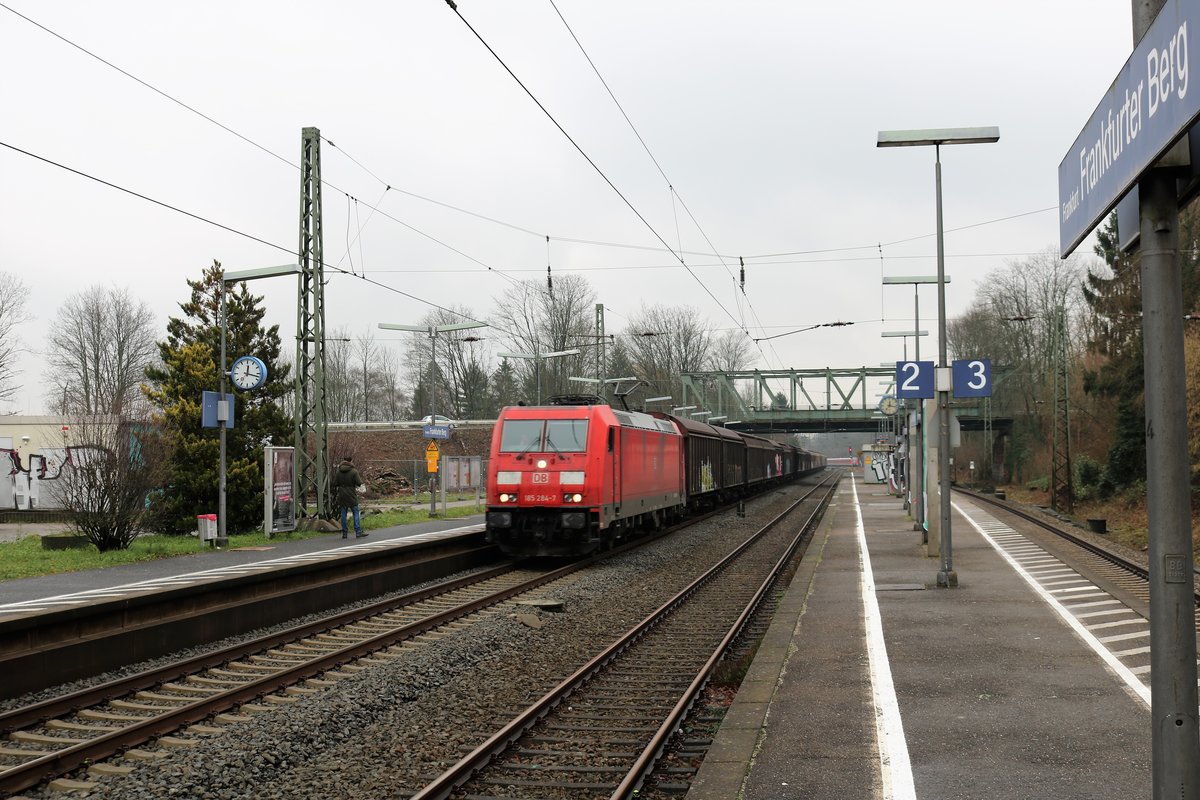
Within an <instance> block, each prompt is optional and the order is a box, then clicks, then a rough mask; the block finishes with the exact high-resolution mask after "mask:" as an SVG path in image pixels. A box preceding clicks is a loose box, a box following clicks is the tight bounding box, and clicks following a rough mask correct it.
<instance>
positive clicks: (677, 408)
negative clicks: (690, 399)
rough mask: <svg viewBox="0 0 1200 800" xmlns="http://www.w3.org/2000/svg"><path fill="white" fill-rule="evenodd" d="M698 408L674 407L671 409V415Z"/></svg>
mask: <svg viewBox="0 0 1200 800" xmlns="http://www.w3.org/2000/svg"><path fill="white" fill-rule="evenodd" d="M697 408H699V406H675V407H674V408H672V409H671V413H672V414H678V413H679V412H680V411H694V410H695V409H697Z"/></svg>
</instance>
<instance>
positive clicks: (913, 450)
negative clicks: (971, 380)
mask: <svg viewBox="0 0 1200 800" xmlns="http://www.w3.org/2000/svg"><path fill="white" fill-rule="evenodd" d="M883 280H884V283H887V282H888V279H887V278H884V279H883ZM936 280H937V277H936V276H935V277H933V278H930V279H929V281H930V282H932V281H936ZM913 281H914V283H913V299H914V302H915V303H916V307H915V308H914V309H913V313H914V314H915V315H916V319H917V321H918V322H919V321H920V319H921V304H920V299H919V298H917V297H916V294H917V284H918V283H923V282H926V280H925V279H924V278H920V279H918V278H914V279H913ZM880 335H881V336H882V337H884V338H888V337H896V336H898V337H901V338H902V339H903V340H904V360H905V361H908V337H910V336H911V337H913V351H914V352H913V360H914V361H920V360H921V339H920V337H922V336H928V335H929V331H922V330H917V329H916V328H914V329H913V330H911V331H884V332H883V333H882V334H880ZM880 366H882V367H892V368H893V369H894V368H895V366H896V362H894V361H893V362H891V363H887V364H880ZM916 406H917V408H916V412H917V424H916V425H915V426H913V428H911V429H910V432H909V459H908V463H907V466H908V473H907V475H906V476H905V478H906V481H905V483H906V484H907V488H908V491H907V493H906V495H907V496H906V497H905V498H904V509H905V510H906V511H908V512H909V513H910V514H912V518H913V528H914V529H916V530H919V531H921V540H922V543H924V541H925V538H926V536H927V534H926V532H925V515H924V512H925V502H924V501H925V483H924V481H925V430H924V428H925V419H924V416H925V404H924V403H922V402H918V403H917V404H916ZM914 465H915V466H916V467H917V469H914V468H913V467H914Z"/></svg>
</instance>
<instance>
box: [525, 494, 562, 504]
mask: <svg viewBox="0 0 1200 800" xmlns="http://www.w3.org/2000/svg"><path fill="white" fill-rule="evenodd" d="M521 500H522V501H524V502H526V503H555V502H557V501H558V496H557V495H553V494H527V495H522V497H521Z"/></svg>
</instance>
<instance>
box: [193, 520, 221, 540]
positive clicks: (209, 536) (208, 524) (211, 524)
mask: <svg viewBox="0 0 1200 800" xmlns="http://www.w3.org/2000/svg"><path fill="white" fill-rule="evenodd" d="M196 535H197V536H199V537H200V544H204V543H205V542H216V541H217V515H216V514H197V515H196Z"/></svg>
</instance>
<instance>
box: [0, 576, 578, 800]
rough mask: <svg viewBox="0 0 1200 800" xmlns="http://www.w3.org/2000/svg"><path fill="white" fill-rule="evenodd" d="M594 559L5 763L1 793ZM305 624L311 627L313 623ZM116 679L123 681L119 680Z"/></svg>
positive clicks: (288, 682)
mask: <svg viewBox="0 0 1200 800" xmlns="http://www.w3.org/2000/svg"><path fill="white" fill-rule="evenodd" d="M589 563H592V560H585V561H580V562H575V563H573V564H569V565H567V566H564V567H560V568H558V569H555V570H552V571H549V572H546V573H544V574H542V575H540V576H538V577H536V578H533V579H531V580H528V581H524V582H522V583H520V584H517V585H515V586H512V587H508V588H506V589H503V590H501V591H499V592H496V593H493V594H489V595H487V596H485V597H482V598H479V599H476V600H472V601H470V602H467V603H463V604H461V605H458V606H455V607H454V608H450V609H447V610H445V611H442V612H439V613H436V614H433V615H431V616H429V617H426V618H424V619H422V620H418V621H416V622H413V623H409V624H406V625H402V626H400V627H398V628H396V629H395V630H392V631H388V632H385V633H382V634H379V635H377V636H373V637H370V638H367V639H364V640H362V641H360V642H356V643H353V644H351V645H348V646H346V647H344V648H340V649H337V650H333V651H331V652H329V653H327V654H323V655H319V656H317V657H315V658H314V659H312V660H310V661H306V662H304V663H302V664H298V665H296V666H294V667H284V668H281V669H280V670H279V671H278V672H274V673H271V674H269V675H265V676H263V677H262V678H259V679H257V680H252V681H249V682H247V683H244V684H242V685H239V686H236V687H234V688H232V689H229V690H227V691H224V692H221V693H219V694H214V695H211V696H209V697H205V698H202V699H199V700H197V701H196V702H194V703H191V704H188V705H184V706H180V707H179V708H175V709H164V710H165V712H166V713H163V714H161V715H159V716H155V717H148V718H146V720H144V721H142V722H138V723H135V724H133V725H129V726H125V727H121V728H115V729H114V730H113V732H112V733H110V734H105V735H103V736H99V737H96V738H94V739H89V740H88V741H85V742H81V743H78V744H75V745H73V746H70V747H66V748H64V749H62V750H58V751H53V752H50V753H47V754H46V755H44V756H42V757H41V758H37V759H34V760H31V761H28V762H26V763H24V764H20V765H17V766H15V767H7V768H0V793H12V792H17V791H20V790H22V789H26V788H28V787H30V786H35V785H37V784H38V783H41V782H42V781H45V780H47V779H50V778H53V777H56V776H58V775H63V774H65V773H67V772H70V771H71V770H73V769H76V768H77V767H80V766H82V765H84V764H87V763H90V762H94V761H98V760H100V759H104V758H108V757H109V756H112V755H113V754H115V753H117V752H120V751H122V750H124V749H127V748H130V747H133V746H136V745H138V744H142V743H144V742H146V741H148V740H150V739H153V738H155V737H157V736H161V735H163V734H165V733H168V732H170V731H173V730H176V729H178V728H179V727H181V726H183V725H187V724H190V723H194V722H197V721H199V720H202V719H205V718H207V717H209V716H212V715H213V714H217V713H221V712H223V711H227V710H228V709H230V708H233V707H235V706H238V705H240V704H242V703H245V702H247V701H249V700H253V699H255V698H258V697H261V696H263V695H265V694H269V693H271V692H274V691H278V690H279V689H282V688H285V687H288V686H291V685H293V684H296V683H298V682H300V681H302V680H305V679H307V678H310V677H312V676H314V675H318V674H320V673H322V672H326V671H328V670H330V669H333V668H335V667H337V666H340V665H341V664H343V663H346V662H348V661H351V660H353V659H355V658H360V657H362V656H364V655H367V654H369V653H371V652H374V651H376V650H380V649H383V648H385V647H389V646H391V645H393V644H395V643H396V642H399V641H401V640H404V639H407V638H411V637H413V636H416V635H418V634H421V633H424V632H426V631H428V630H431V629H434V628H437V627H439V626H442V625H445V624H447V623H449V622H452V621H454V620H456V619H460V618H462V617H465V616H468V615H470V614H473V613H475V612H477V611H479V610H481V609H483V608H487V607H488V606H492V605H496V604H497V603H501V602H503V601H505V600H507V599H509V598H511V597H514V596H516V595H519V594H522V593H524V592H528V591H530V590H532V589H536V588H537V587H539V586H542V585H544V584H546V583H549V582H551V581H554V580H557V579H559V578H561V577H563V576H565V575H568V574H570V573H571V572H575V571H577V570H579V569H582V568H583V567H584V566H586V565H588V564H589ZM502 571H504V570H502ZM493 577H494V576H493ZM462 580H467V581H468V583H470V582H480V581H481V580H482V579H478V578H476V579H475V580H474V581H472V580H471V579H462ZM462 580H458V581H454V582H453V583H455V584H459V583H461V582H462ZM456 588H461V587H456ZM431 592H432V595H436V594H440V593H444V590H443V592H438V591H436V590H423V591H422V592H421V594H424V595H426V596H432V595H431V594H430V593H431ZM392 602H395V601H392ZM316 625H317V627H318V629H319V630H320V629H325V630H327V629H329V628H330V625H329V623H328V621H326V620H322V621H320V622H319V623H316ZM302 627H305V628H310V627H312V626H302ZM288 633H290V632H285V633H284V634H275V635H271V636H268V637H264V638H263V639H262V640H259V641H258V642H256V643H246V644H245V645H239V646H237V647H236V648H232V649H236V650H245V649H246V648H248V647H250V645H252V644H257V645H258V646H257V647H255V648H253V649H251V650H250V652H255V651H257V650H261V649H263V646H262V642H264V641H272V642H276V643H278V640H279V639H280V638H281V637H284V638H287V639H288V640H289V641H291V640H294V639H295V638H296V637H294V636H290V637H288V636H287V634H288ZM273 646H275V645H271V647H273ZM266 649H270V647H267V648H266ZM211 658H212V656H202V657H200V659H196V660H206V659H211ZM228 660H229V659H228V658H227V659H226V660H225V661H219V662H218V663H226V662H227V661H228ZM172 670H173V671H175V672H176V673H177V672H178V670H177V668H176V667H174V666H173V665H172V666H168V667H167V668H166V671H172ZM152 672H155V671H150V672H148V673H143V674H142V675H139V676H134V677H133V678H131V679H130V680H133V679H139V678H143V677H145V676H146V675H148V674H150V673H152ZM114 683H122V682H121V681H117V682H114ZM110 685H111V684H105V687H107V686H110ZM101 688H104V687H96V689H97V690H99V689H101ZM91 693H93V690H85V691H84V692H80V693H77V695H71V696H69V698H58V699H57V700H55V701H49V703H57V704H59V705H60V706H61V705H63V704H68V705H69V703H68V701H69V699H74V698H76V697H77V696H79V695H88V694H91ZM99 694H103V693H99ZM110 697H111V694H110V695H107V696H104V697H102V698H101V702H102V701H103V700H105V699H109V698H110ZM49 703H48V704H40V705H39V706H38V707H36V708H38V709H39V710H40V709H41V708H42V707H43V706H47V705H49ZM79 707H80V706H79V705H73V706H70V707H69V708H68V712H69V711H72V710H75V709H78V708H79ZM27 713H29V710H28V709H22V710H19V711H18V712H14V714H12V715H10V716H13V717H15V716H16V715H18V714H27Z"/></svg>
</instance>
